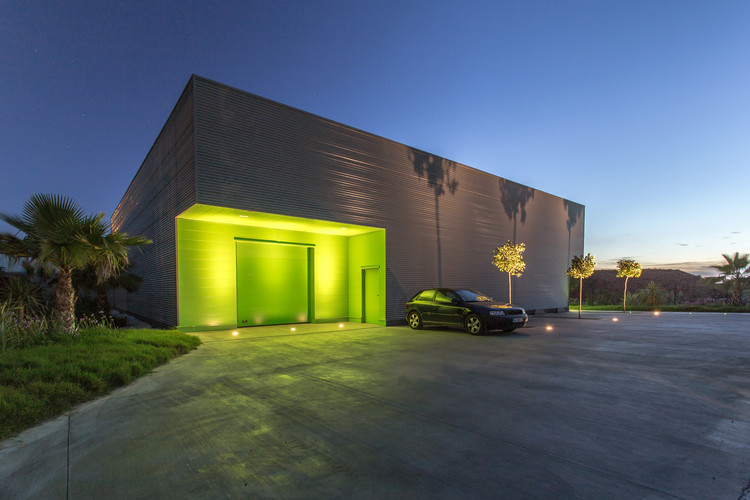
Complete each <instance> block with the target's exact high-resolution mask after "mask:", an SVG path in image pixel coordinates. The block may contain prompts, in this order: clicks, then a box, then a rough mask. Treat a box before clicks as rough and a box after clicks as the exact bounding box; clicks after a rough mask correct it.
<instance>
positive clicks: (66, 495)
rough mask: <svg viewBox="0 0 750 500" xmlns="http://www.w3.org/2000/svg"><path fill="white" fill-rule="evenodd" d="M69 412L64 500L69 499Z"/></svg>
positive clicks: (69, 415) (69, 416) (69, 413)
mask: <svg viewBox="0 0 750 500" xmlns="http://www.w3.org/2000/svg"><path fill="white" fill-rule="evenodd" d="M71 413H72V412H71V411H69V412H68V436H67V441H66V453H65V454H66V457H65V500H68V498H70V418H71Z"/></svg>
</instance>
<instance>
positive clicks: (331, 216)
mask: <svg viewBox="0 0 750 500" xmlns="http://www.w3.org/2000/svg"><path fill="white" fill-rule="evenodd" d="M191 92H192V93H193V99H191V98H190V94H191ZM193 103H194V120H195V121H194V127H193V126H191V125H190V118H191V117H192V116H189V115H190V113H189V109H192V106H193ZM193 130H194V131H195V132H194V135H193ZM193 140H194V150H195V158H194V159H193V157H192V156H191V155H186V154H185V153H184V152H182V149H183V145H185V148H186V149H189V148H188V146H187V145H186V142H191V141H193ZM157 146H158V148H157ZM162 150H163V151H164V153H163V154H162V153H160V152H161V151H162ZM193 164H194V165H195V170H194V171H195V177H194V182H195V184H194V185H193V184H192V183H191V182H192V180H193V178H192V177H190V176H189V175H187V171H190V172H191V173H192V172H193V170H192V167H193ZM157 170H165V172H162V173H157V172H156V171H157ZM507 175H508V177H513V170H512V169H510V168H509V169H508V171H507ZM154 176H157V177H158V178H159V179H161V180H160V182H159V183H154V182H152V181H150V180H149V179H151V178H152V177H154ZM161 197H165V198H168V200H160V198H161ZM193 203H200V204H204V205H213V206H220V207H228V208H236V209H242V210H250V211H257V212H266V213H273V214H281V215H289V216H295V217H305V218H310V219H320V220H327V221H335V222H340V223H342V224H347V223H348V224H361V225H365V226H372V227H379V228H385V230H386V264H387V275H386V293H387V311H386V317H387V320H388V321H389V323H393V322H400V321H401V320H402V316H403V304H404V302H405V300H407V298H408V296H410V294H412V293H413V292H415V291H416V290H418V289H419V288H422V287H427V286H437V285H444V286H451V285H464V286H473V287H476V288H479V289H480V290H483V291H485V292H487V293H490V294H492V295H494V296H495V297H496V298H498V299H501V300H502V299H506V298H507V292H508V291H507V275H504V274H501V273H500V272H499V271H497V270H496V269H495V268H494V267H493V266H492V265H491V261H492V252H493V249H494V248H495V247H496V246H499V245H502V244H503V243H505V241H507V240H515V241H518V242H524V243H526V247H527V251H526V262H527V271H526V273H525V274H524V275H523V276H522V277H521V278H514V286H513V302H514V303H518V304H521V305H523V306H525V307H527V308H528V309H555V308H565V307H567V299H568V281H567V277H566V275H565V270H566V268H567V266H568V264H569V262H570V259H571V257H572V255H576V254H581V253H582V251H583V216H584V213H583V206H582V205H579V204H576V203H572V202H569V201H567V200H564V199H562V198H559V197H557V196H553V195H550V194H547V193H544V192H541V191H538V190H534V189H532V188H529V187H526V186H522V185H520V184H516V183H513V182H510V181H507V180H505V179H501V178H498V177H496V176H494V175H491V174H488V173H486V172H481V171H479V170H476V169H473V168H471V167H467V166H465V165H461V164H459V163H455V162H452V161H449V160H446V159H443V158H440V157H437V156H434V155H431V154H429V153H426V152H423V151H420V150H417V149H414V148H410V147H408V146H405V145H403V144H399V143H396V142H393V141H390V140H387V139H384V138H382V137H378V136H375V135H373V134H369V133H366V132H363V131H360V130H357V129H354V128H352V127H348V126H345V125H342V124H339V123H336V122H332V121H330V120H326V119H324V118H321V117H318V116H315V115H312V114H309V113H306V112H303V111H300V110H297V109H294V108H290V107H288V106H285V105H282V104H279V103H276V102H273V101H270V100H267V99H264V98H261V97H258V96H255V95H253V94H249V93H247V92H243V91H240V90H237V89H233V88H231V87H228V86H225V85H222V84H219V83H216V82H212V81H210V80H206V79H204V78H200V77H193V79H192V80H191V84H189V85H188V87H187V89H186V91H185V93H184V94H183V96H182V98H181V100H180V103H178V105H177V107H176V108H175V111H174V112H173V114H172V116H171V117H170V120H169V121H168V123H167V125H166V126H165V129H164V131H163V132H162V134H161V135H160V136H159V139H158V140H157V143H156V144H155V146H154V149H152V151H151V153H150V154H149V156H148V158H147V159H146V162H144V166H143V167H141V170H140V171H139V172H138V174H137V176H136V179H135V180H134V181H133V184H132V185H131V187H130V188H129V189H128V192H127V194H126V196H125V198H124V199H123V202H121V204H120V206H119V207H118V209H117V211H116V212H115V215H114V216H113V225H115V227H118V228H121V229H123V230H125V231H127V232H129V233H133V234H145V235H146V236H148V237H150V238H152V239H154V241H155V245H151V246H150V247H151V248H148V249H146V250H145V251H144V254H143V256H138V255H135V256H134V257H135V258H134V260H135V261H136V262H138V266H139V267H138V268H137V272H140V274H141V275H143V276H144V277H146V282H145V283H144V285H145V286H144V287H143V289H142V291H140V292H138V293H137V294H136V295H135V297H133V298H132V299H130V302H129V303H128V306H127V307H125V308H126V309H128V310H130V311H134V312H138V313H140V314H141V315H143V316H147V317H154V318H157V319H159V320H160V321H162V320H161V319H160V318H168V319H171V318H174V317H175V310H174V307H175V306H174V305H173V304H175V295H176V292H175V284H174V268H175V257H174V250H175V249H174V240H175V236H174V217H175V215H177V214H178V213H179V212H181V211H182V210H184V209H185V208H187V207H188V206H190V205H191V204H193ZM139 207H140V210H139ZM154 226H158V228H159V230H158V231H156V230H155V229H154ZM162 229H163V232H162ZM149 231H150V232H149ZM170 231H171V233H170ZM162 247H163V248H162ZM154 254H158V256H159V258H158V259H157V258H154V257H153V256H152V255H154ZM157 261H158V262H157ZM145 262H148V264H145ZM170 280H171V282H170ZM157 302H158V303H159V304H160V306H157V307H154V304H155V303H157ZM159 308H164V311H157V309H159ZM156 314H158V316H156ZM152 315H154V316H152ZM163 322H166V323H170V321H163ZM170 324H174V322H173V321H172V322H171V323H170Z"/></svg>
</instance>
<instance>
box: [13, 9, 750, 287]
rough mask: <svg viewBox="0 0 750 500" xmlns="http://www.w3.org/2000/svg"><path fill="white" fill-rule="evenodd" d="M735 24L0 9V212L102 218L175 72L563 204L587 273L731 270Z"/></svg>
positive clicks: (705, 17)
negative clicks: (581, 217) (582, 234)
mask: <svg viewBox="0 0 750 500" xmlns="http://www.w3.org/2000/svg"><path fill="white" fill-rule="evenodd" d="M748 26H750V2H747V1H720V2H697V1H695V2H694V1H666V0H665V1H658V0H657V1H654V0H649V1H643V2H641V1H633V0H628V1H619V2H618V1H546V2H535V1H512V2H504V1H488V2H473V1H461V2H458V1H456V2H440V1H429V2H428V1H423V2H410V1H407V0H401V1H390V0H379V1H377V2H375V1H373V2H358V1H354V0H349V1H312V0H310V1H284V0H275V1H242V2H220V3H217V5H213V4H212V3H210V2H189V1H182V2H159V1H155V0H152V1H128V2H113V1H109V0H102V1H98V2H81V1H66V2H60V1H50V0H45V1H36V0H31V1H27V0H24V1H11V2H9V1H6V0H0V126H1V127H2V129H1V131H0V151H2V156H1V157H0V186H1V187H0V211H1V212H6V213H8V212H10V213H18V212H20V210H21V207H22V205H23V203H24V201H25V200H26V199H28V197H29V195H31V194H32V193H35V192H54V193H62V194H67V195H69V196H72V197H73V198H75V199H77V200H78V201H79V202H80V203H81V204H82V205H83V207H84V208H85V209H86V210H87V211H89V212H106V213H107V215H108V216H109V215H111V214H112V211H113V210H114V208H115V207H116V205H117V203H118V202H119V200H120V198H121V196H122V195H123V194H124V192H125V190H126V189H127V186H128V184H129V183H130V181H131V179H132V178H133V176H134V175H135V172H136V171H137V169H138V167H139V166H140V164H141V162H142V161H143V159H144V157H145V156H146V154H147V153H148V150H149V148H150V147H151V145H152V143H153V141H154V140H155V138H156V136H157V134H158V132H159V130H160V129H161V127H162V125H163V124H164V122H165V120H166V118H167V116H168V115H169V112H170V111H171V109H172V106H173V105H174V103H175V102H176V100H177V98H178V96H179V94H180V93H181V92H182V90H183V88H184V86H185V84H186V83H187V80H188V78H189V77H190V75H191V74H193V73H195V74H199V75H202V76H205V77H207V78H210V79H213V80H217V81H219V82H222V83H226V84H229V85H232V86H234V87H237V88H240V89H243V90H247V91H249V92H253V93H256V94H259V95H262V96H264V97H268V98H271V99H274V100H277V101H280V102H282V103H285V104H288V105H291V106H294V107H297V108H300V109H303V110H306V111H309V112H312V113H315V114H318V115H321V116H324V117H326V118H330V119H333V120H336V121H339V122H342V123H345V124H347V125H351V126H354V127H357V128H360V129H363V130H366V131H368V132H372V133H375V134H378V135H381V136H384V137H387V138H389V139H393V140H395V141H398V142H401V143H404V144H408V145H410V146H414V147H417V148H420V149H424V150H427V151H430V152H432V153H435V154H438V155H440V156H444V157H447V158H449V159H451V160H455V161H458V162H460V163H463V164H466V165H470V166H472V167H475V168H478V169H481V170H485V171H488V172H491V173H493V174H496V175H499V176H502V177H505V178H508V179H511V180H514V181H517V182H520V183H523V184H527V185H530V186H532V187H534V188H537V189H541V190H543V191H547V192H550V193H552V194H555V195H558V196H562V197H564V198H568V199H571V200H573V201H576V202H579V203H582V204H584V205H586V226H585V227H586V242H585V247H586V248H585V250H586V251H587V252H591V253H593V254H594V255H595V256H596V257H597V261H598V262H599V268H608V267H610V268H611V267H613V266H614V262H615V261H616V260H617V259H619V258H622V257H629V258H635V259H637V260H639V261H640V262H642V263H643V264H644V265H645V266H646V267H670V268H681V269H684V270H688V271H691V272H702V273H703V274H705V273H706V269H705V266H707V265H709V264H712V263H713V264H719V263H720V262H721V260H722V259H721V254H722V253H729V252H735V251H739V252H741V253H746V252H750V227H748V210H747V206H748V203H747V196H748V186H750V182H749V181H750V168H749V167H750V140H749V139H750V62H749V61H750V59H749V58H748V54H750V30H749V29H747V27H748ZM0 230H8V227H7V226H2V227H0Z"/></svg>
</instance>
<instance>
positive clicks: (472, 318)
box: [464, 314, 484, 335]
mask: <svg viewBox="0 0 750 500" xmlns="http://www.w3.org/2000/svg"><path fill="white" fill-rule="evenodd" d="M464 327H465V328H466V331H467V332H469V333H470V334H472V335H482V334H483V333H484V325H483V324H482V318H480V317H479V316H477V315H476V314H470V315H469V316H468V317H467V318H466V321H464Z"/></svg>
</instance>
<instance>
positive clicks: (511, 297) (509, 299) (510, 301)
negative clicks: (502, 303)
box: [508, 273, 513, 304]
mask: <svg viewBox="0 0 750 500" xmlns="http://www.w3.org/2000/svg"><path fill="white" fill-rule="evenodd" d="M512 303H513V294H512V293H511V289H510V273H508V304H512Z"/></svg>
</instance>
